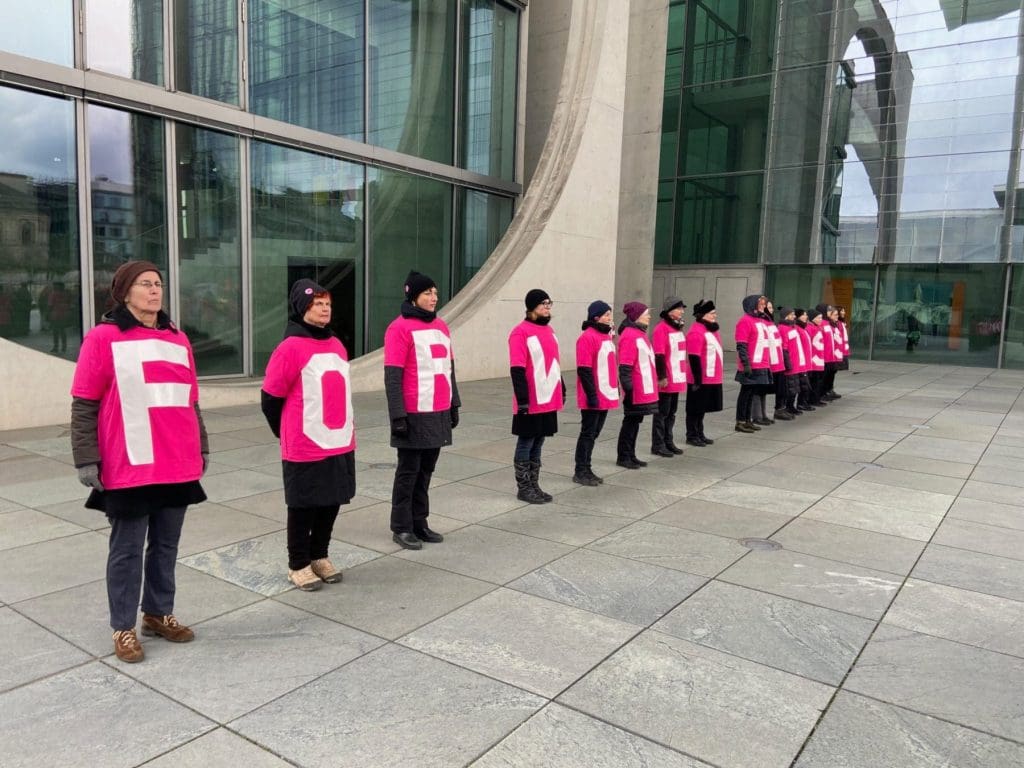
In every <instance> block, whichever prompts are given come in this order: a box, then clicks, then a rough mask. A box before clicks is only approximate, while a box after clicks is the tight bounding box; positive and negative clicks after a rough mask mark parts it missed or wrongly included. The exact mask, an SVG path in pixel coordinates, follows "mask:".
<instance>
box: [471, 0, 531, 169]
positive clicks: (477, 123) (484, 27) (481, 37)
mask: <svg viewBox="0 0 1024 768" xmlns="http://www.w3.org/2000/svg"><path fill="white" fill-rule="evenodd" d="M462 25H463V28H462V51H463V54H462V55H463V65H462V144H463V146H462V148H461V158H460V164H461V165H462V167H464V168H466V169H468V170H470V171H475V172H476V173H482V174H484V175H486V176H498V177H500V178H503V179H512V178H513V177H514V176H515V137H516V80H517V61H518V56H517V52H518V45H519V32H518V29H519V14H518V13H516V12H515V11H514V10H512V9H511V8H507V7H506V6H504V5H502V4H501V3H496V2H495V1H494V0H463V2H462Z"/></svg>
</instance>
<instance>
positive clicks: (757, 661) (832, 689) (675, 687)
mask: <svg viewBox="0 0 1024 768" xmlns="http://www.w3.org/2000/svg"><path fill="white" fill-rule="evenodd" d="M853 368H854V370H852V371H850V372H844V373H842V374H840V376H839V381H838V389H839V390H840V391H841V392H842V393H843V395H844V396H843V398H842V399H841V400H838V401H836V402H833V403H832V404H831V405H829V406H828V407H827V408H824V409H821V410H818V411H815V412H813V413H809V414H805V415H803V416H800V417H799V418H798V419H797V420H796V421H794V422H779V423H777V424H775V425H773V426H770V427H766V428H765V429H763V430H762V431H761V432H758V433H757V434H755V435H743V434H738V433H736V432H734V431H733V430H732V426H733V419H732V413H731V412H730V411H728V410H727V411H725V412H723V413H720V414H716V415H714V416H712V417H709V419H708V427H709V429H708V432H709V435H710V436H711V437H713V438H715V439H716V442H715V444H714V445H713V446H709V447H706V448H692V447H687V448H686V452H685V454H684V455H683V456H682V457H678V458H675V459H662V458H655V457H651V456H647V455H646V454H647V451H646V448H648V444H647V442H646V441H648V440H649V439H650V437H649V436H650V431H649V429H650V427H649V424H645V425H644V429H643V430H642V432H641V438H640V441H641V442H640V445H639V446H638V447H639V448H640V449H641V450H639V451H638V452H639V453H640V454H641V456H642V457H644V458H647V459H648V460H649V461H650V466H648V467H647V468H645V469H642V470H639V471H628V470H621V469H619V468H618V467H616V466H615V464H614V441H615V436H616V433H617V429H618V425H619V418H618V416H617V415H613V416H612V417H611V418H609V421H608V424H607V426H606V427H605V431H604V434H603V435H602V438H603V439H602V441H601V443H600V444H599V446H598V447H597V449H596V451H595V470H596V471H597V472H598V474H601V475H603V476H604V477H605V478H606V483H605V485H603V486H601V487H599V488H583V487H580V486H576V485H574V484H573V483H572V482H571V475H572V463H573V462H572V451H573V446H574V442H575V436H576V433H577V431H578V429H579V414H578V412H577V411H576V410H575V408H574V407H570V408H569V409H568V410H567V411H566V412H565V413H564V414H563V415H562V417H561V431H560V433H559V435H558V436H557V437H556V438H554V439H551V440H549V442H548V445H547V447H546V448H545V454H544V455H545V466H544V472H543V473H542V476H541V479H542V485H543V486H544V488H545V489H546V490H547V491H548V492H550V493H551V494H553V495H554V496H555V500H554V503H552V504H548V505H544V506H536V505H534V506H531V505H524V504H523V503H521V502H519V501H518V500H517V499H516V498H515V495H514V490H515V489H514V482H513V475H512V467H511V454H512V447H513V444H514V438H513V437H511V436H510V435H509V424H510V414H509V408H508V403H509V397H510V392H509V390H510V388H509V385H508V383H507V382H506V381H504V380H492V381H483V382H474V383H466V384H463V385H462V386H461V387H460V389H461V393H462V398H463V403H464V405H463V411H462V414H463V415H462V423H461V425H460V426H459V428H458V430H456V432H455V440H456V443H455V445H454V446H453V447H452V448H450V449H446V450H445V451H444V452H443V455H442V457H441V459H440V461H439V463H438V468H437V473H436V475H435V478H434V484H433V491H432V502H433V514H432V518H431V519H432V526H433V527H434V528H435V529H436V530H438V531H441V532H442V533H444V534H445V536H446V539H445V542H444V543H443V544H436V545H429V544H428V545H425V547H424V549H423V550H422V551H419V552H409V551H405V550H401V549H399V548H398V547H397V546H396V545H395V544H394V543H393V542H392V541H391V537H390V533H389V531H388V514H389V503H388V499H389V496H390V479H391V475H392V472H393V468H394V455H393V451H392V450H391V449H390V448H389V447H388V445H387V427H386V424H387V418H386V414H385V410H384V400H383V397H382V395H381V394H379V393H376V394H362V395H357V396H356V398H355V405H356V409H357V425H358V432H357V439H358V444H359V448H358V450H357V453H356V458H357V466H358V468H359V475H358V478H357V485H358V492H359V495H358V496H357V497H356V498H355V499H354V500H353V503H352V504H351V505H350V506H348V507H345V508H343V512H342V514H341V515H340V516H339V518H338V523H337V525H336V527H335V532H334V536H335V539H336V541H335V542H334V543H333V544H332V557H333V559H334V561H335V563H336V564H338V565H339V566H340V567H341V568H343V569H344V572H345V577H344V581H343V582H342V583H340V584H335V585H325V587H324V588H323V589H322V590H320V591H319V592H316V593H304V592H298V591H296V590H294V589H292V588H291V587H290V585H289V583H288V581H287V579H286V558H285V533H284V521H285V510H284V500H283V494H282V491H281V477H280V467H279V464H278V462H277V458H276V457H277V455H278V454H277V449H276V446H275V444H274V439H273V437H272V436H271V434H270V432H269V430H268V429H267V428H266V427H265V426H264V425H263V423H262V417H261V415H260V413H259V409H258V407H256V406H252V407H234V408H224V409H220V410H212V411H209V412H207V413H206V420H207V425H208V427H209V431H210V433H211V436H212V447H213V454H212V465H211V468H210V472H209V474H208V476H207V477H206V479H205V480H204V485H205V486H206V488H207V492H208V495H209V496H210V501H208V502H207V503H205V504H202V505H199V506H197V507H195V508H193V509H191V510H190V511H189V513H188V517H187V518H186V523H185V531H184V534H183V538H182V545H181V551H180V560H179V565H178V599H177V605H176V611H175V612H176V613H177V615H178V616H179V617H180V618H181V619H182V620H183V621H185V622H187V623H189V624H190V625H191V626H192V627H193V628H194V629H195V631H196V640H195V642H193V643H191V644H188V645H172V644H170V643H166V642H164V641H162V640H159V639H157V640H147V641H146V642H145V649H146V659H145V661H143V662H142V663H141V664H136V665H126V664H122V663H121V662H119V661H118V660H117V659H116V658H115V657H114V656H113V655H112V653H111V651H112V646H111V640H110V630H109V629H108V627H107V620H106V618H107V617H106V597H105V588H104V581H103V578H104V565H105V551H106V522H105V520H104V519H103V518H102V517H101V516H99V515H98V514H97V513H93V512H91V511H89V510H85V509H83V507H82V500H83V499H84V497H85V495H86V494H85V489H84V488H82V487H81V486H80V485H79V484H78V483H77V481H76V478H75V473H74V469H73V467H72V464H71V459H70V444H69V438H68V430H67V428H66V427H50V428H41V429H30V430H20V431H17V432H7V433H0V651H2V653H0V764H2V765H3V766H5V768H16V767H20V766H39V765H60V766H88V767H89V768H94V767H95V766H101V767H104V768H105V767H106V766H112V767H117V766H136V765H150V766H200V765H203V766H208V765H213V766H217V765H228V764H241V765H249V766H254V767H255V768H262V767H266V768H271V767H273V766H278V767H280V766H288V765H294V766H310V767H311V768H312V767H314V766H316V767H319V766H325V767H326V766H416V767H417V768H419V767H421V766H467V765H472V766H479V767H480V768H496V767H497V766H514V767H517V768H525V767H526V766H579V767H580V768H584V767H586V768H592V767H597V768H600V767H604V766H607V768H633V767H634V766H636V767H638V768H639V767H640V766H672V767H675V766H679V767H682V768H698V767H699V766H720V767H721V768H747V767H750V768H773V767H775V766H779V767H782V766H798V767H799V768H812V767H815V768H818V767H820V768H843V767H846V766H848V767H849V768H854V767H856V768H874V767H877V768H883V767H884V768H894V767H895V768H917V767H918V766H920V767H921V768H926V767H928V768H931V767H934V768H938V767H939V766H955V767H956V768H1010V767H1012V766H1017V767H1022V766H1024V695H1022V691H1024V472H1022V471H1021V466H1022V464H1024V396H1022V389H1024V373H1022V372H1010V371H993V370H988V369H974V368H955V367H940V366H924V365H913V364H900V363H863V362H859V361H856V362H855V363H854V365H853ZM734 394H735V390H734V387H732V385H730V386H729V387H728V389H727V393H726V402H727V403H728V402H730V401H731V400H732V399H733V396H734ZM681 411H682V408H680V417H681V416H682V413H681ZM680 421H681V418H680ZM680 442H681V440H680Z"/></svg>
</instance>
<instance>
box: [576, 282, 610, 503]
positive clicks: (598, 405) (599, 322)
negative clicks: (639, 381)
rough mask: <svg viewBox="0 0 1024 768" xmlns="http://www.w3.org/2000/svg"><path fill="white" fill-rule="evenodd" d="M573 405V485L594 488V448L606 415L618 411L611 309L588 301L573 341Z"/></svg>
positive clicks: (598, 482)
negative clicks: (576, 428)
mask: <svg viewBox="0 0 1024 768" xmlns="http://www.w3.org/2000/svg"><path fill="white" fill-rule="evenodd" d="M576 404H577V405H578V406H579V409H580V434H579V438H578V439H577V440H576V457H575V458H576V469H575V472H574V473H573V476H572V481H573V482H574V483H579V484H580V485H588V486H597V485H600V484H601V483H603V482H604V480H603V479H602V478H600V477H598V476H597V475H595V474H594V471H593V469H591V466H590V463H591V456H592V455H593V453H594V444H595V443H596V442H597V438H598V437H599V436H600V435H601V430H602V429H603V428H604V422H605V419H606V418H608V411H610V410H613V409H615V408H618V407H619V365H618V362H617V360H616V358H615V341H614V340H613V339H612V308H611V307H610V306H609V305H608V304H607V302H604V301H601V300H600V299H598V300H597V301H592V302H591V303H590V306H589V307H587V319H586V320H584V321H583V328H582V333H580V335H579V338H578V339H576Z"/></svg>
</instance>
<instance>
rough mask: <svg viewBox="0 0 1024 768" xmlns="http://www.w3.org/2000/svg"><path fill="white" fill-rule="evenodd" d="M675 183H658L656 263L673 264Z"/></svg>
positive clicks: (655, 231) (655, 230)
mask: <svg viewBox="0 0 1024 768" xmlns="http://www.w3.org/2000/svg"><path fill="white" fill-rule="evenodd" d="M675 187H676V185H675V183H674V182H672V181H662V182H659V183H658V210H657V215H656V218H655V223H654V263H655V264H666V265H667V264H671V263H672V226H673V222H672V210H673V203H674V199H673V192H674V191H675Z"/></svg>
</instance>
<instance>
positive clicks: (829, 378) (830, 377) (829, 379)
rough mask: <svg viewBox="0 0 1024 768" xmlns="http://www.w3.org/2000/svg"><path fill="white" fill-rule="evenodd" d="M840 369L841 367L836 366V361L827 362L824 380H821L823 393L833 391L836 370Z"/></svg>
mask: <svg viewBox="0 0 1024 768" xmlns="http://www.w3.org/2000/svg"><path fill="white" fill-rule="evenodd" d="M838 370H839V369H838V368H837V367H836V364H835V363H825V376H824V380H823V381H822V382H821V394H823V395H824V394H825V393H826V392H831V391H832V390H833V389H834V388H835V385H836V371H838Z"/></svg>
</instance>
